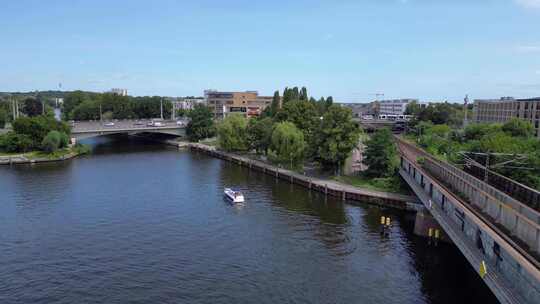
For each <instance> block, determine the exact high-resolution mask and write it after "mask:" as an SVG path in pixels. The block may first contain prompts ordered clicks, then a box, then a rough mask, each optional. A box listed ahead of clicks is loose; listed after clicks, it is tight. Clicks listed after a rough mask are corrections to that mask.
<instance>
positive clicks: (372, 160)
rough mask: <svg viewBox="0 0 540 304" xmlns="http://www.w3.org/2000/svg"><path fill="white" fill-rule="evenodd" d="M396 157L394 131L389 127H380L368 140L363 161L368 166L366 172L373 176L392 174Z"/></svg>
mask: <svg viewBox="0 0 540 304" xmlns="http://www.w3.org/2000/svg"><path fill="white" fill-rule="evenodd" d="M395 157H396V148H395V146H394V141H393V138H392V132H391V131H390V130H389V129H387V128H384V129H379V130H378V131H377V132H375V133H374V134H373V135H372V136H371V138H370V139H369V140H367V141H366V149H365V151H364V159H363V160H362V163H363V164H364V165H366V166H368V168H367V169H366V171H365V174H366V175H367V176H371V177H387V176H390V175H392V174H393V173H394V159H395Z"/></svg>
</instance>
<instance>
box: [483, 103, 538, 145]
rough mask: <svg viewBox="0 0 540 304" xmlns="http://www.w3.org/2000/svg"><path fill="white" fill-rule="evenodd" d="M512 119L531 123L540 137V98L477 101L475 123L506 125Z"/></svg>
mask: <svg viewBox="0 0 540 304" xmlns="http://www.w3.org/2000/svg"><path fill="white" fill-rule="evenodd" d="M512 118H520V119H523V120H527V121H530V122H531V123H532V124H533V126H534V129H535V134H536V135H537V136H538V137H540V126H539V124H540V97H536V98H528V99H515V98H512V97H502V98H500V99H475V100H474V107H473V121H474V122H475V123H504V122H506V121H508V120H510V119H512Z"/></svg>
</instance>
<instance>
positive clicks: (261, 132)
mask: <svg viewBox="0 0 540 304" xmlns="http://www.w3.org/2000/svg"><path fill="white" fill-rule="evenodd" d="M272 130H273V121H272V119H271V118H269V117H266V118H261V119H253V118H252V119H250V120H249V122H248V127H247V142H248V144H249V148H250V149H251V150H255V151H256V152H257V153H263V154H267V152H268V147H269V146H270V139H271V137H272Z"/></svg>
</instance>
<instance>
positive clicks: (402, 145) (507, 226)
mask: <svg viewBox="0 0 540 304" xmlns="http://www.w3.org/2000/svg"><path fill="white" fill-rule="evenodd" d="M397 142H398V146H399V149H400V152H401V153H402V154H403V155H405V156H406V157H407V158H408V159H409V160H413V161H416V160H417V159H418V157H423V163H422V166H423V167H424V168H425V169H426V170H427V171H428V172H429V173H430V174H432V175H433V176H434V177H435V178H437V179H438V180H439V181H440V182H441V183H443V184H445V185H447V186H449V188H451V189H452V190H453V191H455V192H457V193H456V194H458V196H460V197H462V198H463V199H465V200H466V201H467V202H469V203H470V204H472V205H473V206H474V207H475V208H476V209H477V210H480V211H481V212H482V213H483V214H485V215H487V216H489V217H490V218H491V220H492V221H494V223H496V224H499V226H501V227H502V228H504V230H506V231H505V233H507V234H509V235H511V236H514V237H515V238H517V239H518V240H519V241H521V243H523V244H520V245H525V247H526V249H528V251H531V252H535V253H536V254H539V253H540V224H539V223H540V214H539V213H538V212H537V211H536V210H534V209H532V208H530V207H528V206H526V205H524V204H522V203H521V202H519V201H517V200H515V199H514V198H512V197H510V196H509V195H507V194H506V193H504V192H502V191H500V190H497V189H495V188H494V187H492V186H490V185H488V184H486V183H485V182H484V181H482V180H480V179H478V178H476V177H474V176H472V175H470V174H468V173H466V172H464V171H463V170H461V169H459V168H457V167H455V166H453V165H451V164H449V163H446V162H444V161H441V160H438V159H435V158H434V157H432V156H431V155H429V154H428V153H426V152H425V151H423V150H422V149H419V148H418V147H416V146H414V145H412V144H410V143H407V142H405V141H404V140H402V139H400V138H397Z"/></svg>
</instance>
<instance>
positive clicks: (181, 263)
mask: <svg viewBox="0 0 540 304" xmlns="http://www.w3.org/2000/svg"><path fill="white" fill-rule="evenodd" d="M91 143H92V144H93V145H94V154H92V155H90V156H85V157H82V158H78V159H74V160H72V161H68V162H65V163H59V164H44V165H34V166H17V167H0V193H2V196H1V197H0V199H1V204H0V277H1V278H2V280H1V281H0V299H1V300H2V301H1V302H2V303H81V302H102V303H126V302H140V303H156V302H159V303H279V302H287V303H456V302H457V303H459V302H462V303H469V302H472V301H480V300H481V301H482V303H494V302H496V301H495V299H494V297H493V296H492V295H491V294H490V292H489V290H488V289H487V287H486V286H484V284H483V283H482V281H481V280H480V279H479V278H478V277H477V275H476V274H475V273H474V271H473V270H472V269H471V267H470V266H469V265H468V263H467V262H466V260H465V259H464V258H463V257H462V256H461V254H460V253H459V252H458V251H457V250H456V249H455V248H454V247H453V246H450V245H445V244H441V245H440V246H439V247H436V248H434V247H428V246H427V245H426V243H425V241H424V240H423V239H421V238H417V237H415V236H414V235H413V234H412V229H413V225H414V217H412V216H410V215H408V214H406V213H402V212H398V211H395V210H384V209H381V208H377V207H374V206H368V205H361V206H355V205H349V204H347V203H344V202H342V201H340V200H335V199H332V198H325V197H324V196H322V195H320V194H317V193H311V192H308V191H306V189H303V188H301V187H298V186H295V185H290V184H289V183H286V182H283V181H279V180H276V179H275V178H274V177H271V176H268V175H264V174H261V173H257V172H254V171H250V170H248V169H247V168H243V167H239V166H236V165H234V164H231V163H227V162H223V161H221V160H218V159H213V158H210V157H207V156H206V155H203V154H199V153H192V152H189V151H178V150H176V149H174V148H170V147H164V146H161V145H156V144H154V143H148V142H144V141H141V140H133V139H129V138H126V137H121V136H120V137H115V138H114V140H111V139H110V138H99V139H97V140H93V141H91ZM226 186H234V187H237V188H239V189H241V190H242V191H243V192H244V194H245V196H246V199H247V202H246V203H245V205H244V206H242V207H240V206H234V205H231V204H230V203H228V202H226V201H225V200H223V192H222V191H223V188H224V187H226ZM381 215H385V216H391V217H392V219H393V226H392V229H391V233H390V234H389V236H387V237H383V236H381V234H380V233H379V224H378V223H379V222H378V221H379V218H380V216H381Z"/></svg>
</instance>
